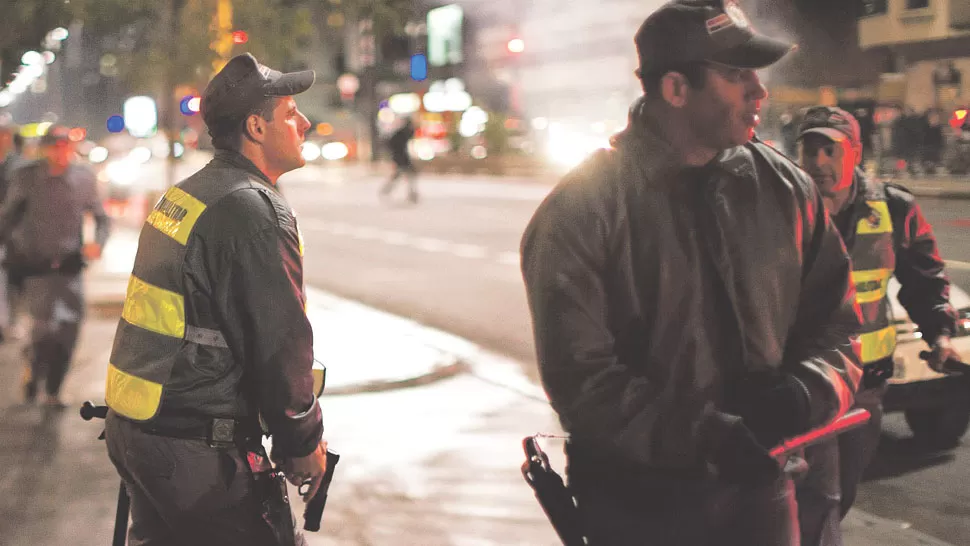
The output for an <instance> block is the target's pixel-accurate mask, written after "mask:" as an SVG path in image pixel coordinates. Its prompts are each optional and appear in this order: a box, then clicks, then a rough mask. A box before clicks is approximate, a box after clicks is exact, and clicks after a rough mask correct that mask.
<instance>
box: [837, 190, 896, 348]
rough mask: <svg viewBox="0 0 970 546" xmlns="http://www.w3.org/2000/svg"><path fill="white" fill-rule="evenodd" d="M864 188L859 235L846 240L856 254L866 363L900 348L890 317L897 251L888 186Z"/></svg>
mask: <svg viewBox="0 0 970 546" xmlns="http://www.w3.org/2000/svg"><path fill="white" fill-rule="evenodd" d="M860 189H862V190H864V191H865V195H864V198H865V206H864V207H863V206H862V204H861V203H856V204H855V206H856V207H857V210H859V211H860V214H856V217H857V218H858V219H857V220H856V222H855V236H854V238H853V237H851V236H849V237H846V244H847V245H848V246H849V249H848V251H849V255H850V256H851V257H852V268H853V271H852V282H853V283H854V284H855V290H856V301H857V302H858V303H859V308H860V309H861V311H862V320H863V326H862V330H861V335H860V338H861V343H862V363H863V364H872V363H873V362H877V361H879V360H882V359H885V358H888V357H890V356H892V354H893V352H894V351H895V350H896V328H895V326H894V325H893V324H892V321H891V320H890V317H891V314H892V307H891V306H890V303H889V298H888V289H889V279H890V278H892V276H893V271H894V270H895V268H896V252H895V250H894V247H893V223H892V218H891V217H890V215H889V206H888V204H887V200H886V191H885V186H883V185H882V184H870V185H866V186H863V187H862V188H860Z"/></svg>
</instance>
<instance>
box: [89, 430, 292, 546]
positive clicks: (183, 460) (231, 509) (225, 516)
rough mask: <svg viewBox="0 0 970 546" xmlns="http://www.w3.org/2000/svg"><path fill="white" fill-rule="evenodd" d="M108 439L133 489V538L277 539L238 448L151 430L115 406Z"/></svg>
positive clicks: (148, 545) (207, 544) (222, 542)
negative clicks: (180, 437) (152, 433)
mask: <svg viewBox="0 0 970 546" xmlns="http://www.w3.org/2000/svg"><path fill="white" fill-rule="evenodd" d="M105 440H106V443H107V447H108V456H109V457H110V458H111V462H112V463H114V466H115V468H116V469H117V470H118V474H119V475H120V476H121V479H122V480H123V481H124V483H125V487H126V489H127V490H128V495H129V496H130V497H131V526H130V527H129V530H128V545H129V546H183V545H184V546H194V545H198V546H274V545H276V539H275V538H274V536H273V532H272V530H271V529H270V527H269V524H267V523H266V522H265V521H263V519H262V517H261V508H260V500H259V499H258V498H256V495H255V494H254V487H253V478H252V474H251V472H250V470H249V468H248V466H247V464H248V463H247V462H246V461H245V459H244V458H243V455H242V453H241V452H240V450H239V449H238V448H228V449H221V448H220V449H216V448H212V447H210V446H209V445H208V444H207V443H206V442H204V441H202V440H184V439H178V438H168V437H164V436H155V435H151V434H147V433H145V432H143V431H142V430H141V429H140V428H138V427H137V425H135V424H134V423H132V422H131V421H128V420H126V419H124V418H121V417H119V416H117V415H116V414H115V413H114V412H109V413H108V417H107V419H106V421H105ZM296 545H298V546H303V545H305V542H304V540H303V537H302V536H299V537H298V540H297V542H296ZM279 546H294V545H290V544H287V545H279Z"/></svg>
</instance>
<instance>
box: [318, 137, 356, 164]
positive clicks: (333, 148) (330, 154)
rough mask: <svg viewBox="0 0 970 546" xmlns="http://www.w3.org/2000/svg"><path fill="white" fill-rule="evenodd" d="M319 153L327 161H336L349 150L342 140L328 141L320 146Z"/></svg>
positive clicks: (345, 155)
mask: <svg viewBox="0 0 970 546" xmlns="http://www.w3.org/2000/svg"><path fill="white" fill-rule="evenodd" d="M320 153H321V154H322V155H323V158H324V159H326V160H327V161H337V160H340V159H343V158H345V157H347V154H348V153H350V150H349V149H348V148H347V145H346V144H344V143H343V142H328V143H326V144H324V145H323V146H322V147H321V148H320Z"/></svg>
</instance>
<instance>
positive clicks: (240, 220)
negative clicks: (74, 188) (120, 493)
mask: <svg viewBox="0 0 970 546" xmlns="http://www.w3.org/2000/svg"><path fill="white" fill-rule="evenodd" d="M313 80H314V73H313V72H312V71H304V72H295V73H287V74H283V73H280V72H278V71H276V70H273V69H270V68H268V67H266V66H263V65H262V64H260V63H258V62H257V61H256V59H255V58H254V57H253V56H252V55H249V54H243V55H239V56H237V57H234V58H233V59H231V60H230V61H229V62H228V63H227V64H226V66H225V67H224V68H223V69H222V70H221V71H219V73H218V74H216V75H215V77H214V78H213V79H212V81H211V82H209V84H208V86H207V87H206V89H205V91H204V93H203V96H202V104H201V113H202V116H203V119H204V121H205V124H206V126H207V128H208V130H209V134H210V136H211V137H212V143H213V146H214V147H215V148H216V152H215V157H214V158H213V160H212V161H211V162H210V163H209V164H208V165H206V166H205V167H203V168H202V169H201V170H200V171H199V172H197V173H195V174H194V175H192V176H190V177H189V178H187V179H185V180H183V181H181V182H179V183H178V184H176V185H175V186H174V187H172V188H170V189H169V190H168V191H167V192H166V193H165V195H164V196H163V197H162V198H161V199H160V200H159V201H158V203H157V204H156V205H155V208H154V210H153V211H152V213H151V214H150V215H149V217H148V219H147V220H146V222H145V225H144V227H143V228H142V231H141V236H140V239H139V245H138V254H137V256H136V258H135V264H134V268H133V270H132V275H131V279H130V281H129V284H128V294H127V298H126V299H125V305H124V311H123V314H122V318H121V320H120V321H119V324H118V330H117V333H116V335H115V339H114V347H113V349H112V351H111V359H110V363H109V365H108V376H107V384H106V393H105V400H106V402H107V404H108V406H109V408H110V411H109V413H108V417H107V421H106V425H105V428H106V430H105V434H106V438H105V439H106V440H107V446H108V453H109V455H110V457H111V460H112V462H113V463H114V464H115V467H116V468H117V469H118V472H119V474H120V475H121V477H122V479H123V481H124V483H125V485H126V486H127V490H128V492H129V494H130V497H131V528H130V529H129V535H128V540H129V544H132V545H138V544H206V545H218V544H225V545H230V544H232V545H250V544H251V545H267V544H273V545H279V546H292V545H293V544H303V543H304V539H303V537H302V536H300V535H295V531H294V522H293V517H292V514H291V513H290V511H289V508H288V507H286V508H285V512H286V513H285V514H282V515H280V514H279V513H277V512H273V511H271V510H267V509H266V508H265V507H266V506H267V504H268V503H272V502H274V499H275V501H276V502H277V503H279V501H280V499H281V497H279V496H278V495H279V493H280V491H279V488H278V486H277V487H276V489H275V491H274V489H273V487H274V483H272V482H268V481H267V479H266V478H267V476H266V470H267V467H268V464H267V462H266V454H265V452H264V451H263V449H262V446H261V443H260V441H259V440H260V436H261V432H262V430H261V425H260V422H261V421H262V422H263V423H264V424H265V426H266V427H267V428H268V432H269V433H270V434H271V435H272V437H273V454H274V459H276V462H277V463H281V464H282V468H283V470H284V473H285V474H286V477H287V478H288V479H289V480H290V481H292V482H293V483H295V484H300V483H303V482H305V481H309V482H310V486H309V488H308V489H309V491H307V495H306V498H309V497H310V496H312V495H313V494H315V492H316V490H317V489H318V488H319V486H320V482H321V479H322V477H323V474H324V472H325V469H326V442H325V441H323V440H322V433H323V423H322V419H321V412H320V407H319V404H318V403H317V400H316V398H315V396H314V392H313V378H312V375H311V367H312V362H313V333H312V331H311V328H310V323H309V321H308V320H307V317H306V313H305V311H304V306H305V302H306V295H305V291H304V285H303V245H302V243H301V237H300V234H299V230H298V228H297V222H296V218H295V217H294V214H293V212H292V209H291V208H290V206H289V205H288V204H287V203H286V201H285V199H284V198H283V196H282V195H281V194H280V193H279V192H278V191H277V189H276V182H277V180H278V178H279V177H280V175H282V174H283V173H286V172H288V171H291V170H294V169H297V168H300V167H302V166H303V165H304V159H303V156H302V154H301V150H300V147H301V145H302V144H303V141H304V134H305V133H306V131H307V130H308V129H309V127H310V123H309V121H308V120H307V118H306V117H305V116H304V115H303V114H302V113H301V112H300V111H299V109H297V106H296V102H295V101H294V99H293V95H297V94H299V93H302V92H304V91H306V90H307V89H308V88H309V87H310V86H311V85H312V84H313ZM271 493H275V495H272V494H271ZM274 518H275V519H274ZM270 522H272V523H270Z"/></svg>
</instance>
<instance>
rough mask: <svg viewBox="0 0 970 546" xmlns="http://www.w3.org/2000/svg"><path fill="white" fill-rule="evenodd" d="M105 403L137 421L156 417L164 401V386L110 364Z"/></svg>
mask: <svg viewBox="0 0 970 546" xmlns="http://www.w3.org/2000/svg"><path fill="white" fill-rule="evenodd" d="M104 401H105V403H107V404H108V406H109V407H110V408H111V409H113V410H114V411H116V412H118V413H120V414H121V415H124V416H125V417H128V418H129V419H135V420H137V421H146V420H148V419H151V418H152V417H154V416H155V413H156V412H157V411H158V406H159V404H160V402H161V401H162V384H161V383H156V382H154V381H149V380H147V379H142V378H140V377H138V376H135V375H131V374H129V373H125V372H123V371H121V370H119V369H118V368H115V367H114V364H111V363H110V362H109V363H108V380H107V382H106V384H105V389H104Z"/></svg>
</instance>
